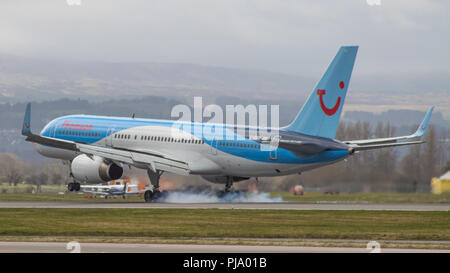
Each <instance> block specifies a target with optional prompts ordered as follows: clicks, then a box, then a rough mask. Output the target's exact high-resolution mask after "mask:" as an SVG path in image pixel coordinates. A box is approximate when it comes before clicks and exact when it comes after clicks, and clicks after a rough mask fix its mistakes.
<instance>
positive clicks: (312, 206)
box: [0, 202, 450, 211]
mask: <svg viewBox="0 0 450 273" xmlns="http://www.w3.org/2000/svg"><path fill="white" fill-rule="evenodd" d="M0 208H78V209H111V208H114V209H212V208H213V209H264V210H270V209H274V210H369V211H388V210H393V211H450V204H372V203H306V204H305V203H289V202H281V203H144V202H142V203H124V202H108V203H106V202H105V203H101V202H0Z"/></svg>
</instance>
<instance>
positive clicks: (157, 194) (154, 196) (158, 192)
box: [152, 190, 162, 202]
mask: <svg viewBox="0 0 450 273" xmlns="http://www.w3.org/2000/svg"><path fill="white" fill-rule="evenodd" d="M161 196H162V193H161V192H160V191H159V190H156V191H154V192H153V196H152V197H153V201H155V202H157V201H158V199H159V198H161Z"/></svg>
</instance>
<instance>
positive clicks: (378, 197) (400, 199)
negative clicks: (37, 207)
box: [0, 192, 450, 204]
mask: <svg viewBox="0 0 450 273" xmlns="http://www.w3.org/2000/svg"><path fill="white" fill-rule="evenodd" d="M271 195H272V196H281V197H282V198H283V200H284V201H289V202H303V203H310V202H311V203H315V202H354V203H413V204H421V203H422V204H423V203H449V204H450V193H443V194H439V195H437V194H432V193H394V192H358V193H339V194H333V195H330V194H324V193H319V192H307V193H305V194H304V195H293V194H292V193H290V192H277V193H272V194H271ZM0 198H1V197H0Z"/></svg>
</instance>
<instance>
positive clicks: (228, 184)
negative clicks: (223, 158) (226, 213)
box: [217, 176, 233, 198]
mask: <svg viewBox="0 0 450 273" xmlns="http://www.w3.org/2000/svg"><path fill="white" fill-rule="evenodd" d="M232 186H233V177H232V176H227V182H226V183H225V189H224V190H223V191H219V192H217V197H219V198H222V197H224V196H225V195H227V194H228V193H230V192H232V190H231V187H232Z"/></svg>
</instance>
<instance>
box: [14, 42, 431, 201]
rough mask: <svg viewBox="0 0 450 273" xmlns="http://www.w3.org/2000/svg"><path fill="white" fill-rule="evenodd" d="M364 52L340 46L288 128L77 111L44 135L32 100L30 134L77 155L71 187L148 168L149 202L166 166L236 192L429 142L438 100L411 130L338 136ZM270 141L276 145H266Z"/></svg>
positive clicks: (39, 145)
mask: <svg viewBox="0 0 450 273" xmlns="http://www.w3.org/2000/svg"><path fill="white" fill-rule="evenodd" d="M357 51H358V46H342V47H341V48H340V49H339V50H338V52H337V54H336V56H335V57H334V59H333V60H332V62H331V64H330V65H329V66H328V68H327V70H326V71H325V73H324V74H323V76H322V78H321V79H320V81H319V82H318V83H317V85H316V87H315V88H314V90H313V91H312V93H311V94H310V96H309V97H308V99H307V101H306V102H305V104H304V105H303V107H302V108H301V109H300V111H299V112H298V114H297V116H296V117H295V119H294V120H293V121H292V122H291V123H290V124H289V125H287V126H284V127H280V128H270V130H263V128H259V127H250V126H245V125H242V126H241V125H229V124H218V123H201V122H200V123H199V122H187V121H176V120H157V119H141V118H134V117H132V118H126V117H110V116H93V115H69V116H63V117H58V118H56V119H54V120H52V121H50V122H49V123H48V124H47V125H46V126H45V127H44V128H43V129H42V131H41V132H40V134H34V133H32V131H31V129H30V126H31V124H30V120H31V106H30V103H28V104H27V106H26V111H25V117H24V122H23V127H22V135H24V136H26V140H27V141H30V142H33V143H35V144H36V149H37V151H38V152H39V153H40V154H41V155H43V156H46V157H51V158H57V159H62V160H68V161H70V169H71V176H72V177H73V180H74V182H71V183H69V184H68V189H69V190H75V191H76V190H80V182H85V183H102V182H106V181H109V180H113V179H119V178H120V177H122V175H123V172H124V166H127V165H128V166H133V167H135V168H138V169H143V170H146V172H147V174H148V176H149V179H150V183H151V185H152V186H153V187H152V189H148V190H146V191H145V193H144V199H145V201H146V202H153V201H157V199H158V198H159V197H160V196H161V194H162V193H161V191H160V190H159V180H160V177H161V175H162V174H163V173H164V172H169V173H174V174H180V175H201V176H202V177H203V178H204V179H206V180H207V181H209V182H213V183H220V184H224V185H225V189H224V192H228V191H230V189H231V187H232V184H233V183H234V182H239V181H243V180H247V179H250V178H252V177H271V176H282V175H289V174H295V173H301V172H304V171H307V170H311V169H315V168H319V167H323V166H326V165H329V164H333V163H335V162H338V161H341V160H344V159H345V158H347V157H349V156H351V155H353V154H355V153H356V152H360V151H365V150H371V149H379V148H386V147H394V146H403V145H413V144H421V143H424V141H422V140H421V136H422V135H423V134H424V133H425V132H426V129H427V125H428V122H429V120H430V117H431V114H432V111H433V108H434V107H431V108H430V110H429V111H428V113H427V114H426V116H425V118H424V119H423V121H422V123H421V124H420V126H419V127H418V129H417V131H416V132H415V133H413V134H411V135H407V136H399V137H389V138H378V139H366V140H349V141H340V140H336V139H334V138H335V136H336V131H337V128H338V124H339V119H340V116H341V112H342V108H343V105H344V101H345V97H346V94H347V89H348V87H349V83H350V77H351V73H352V71H353V66H354V63H355V59H356V53H357ZM199 129H200V130H199ZM174 132H175V133H174ZM198 132H200V133H198ZM260 132H262V133H261V135H259V134H258V133H260ZM268 132H270V133H268ZM225 135H226V136H225ZM230 135H231V138H230V137H229V136H230ZM250 135H252V136H253V137H250ZM255 135H256V137H254V136H255ZM267 146H270V147H271V149H265V147H267Z"/></svg>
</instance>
